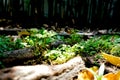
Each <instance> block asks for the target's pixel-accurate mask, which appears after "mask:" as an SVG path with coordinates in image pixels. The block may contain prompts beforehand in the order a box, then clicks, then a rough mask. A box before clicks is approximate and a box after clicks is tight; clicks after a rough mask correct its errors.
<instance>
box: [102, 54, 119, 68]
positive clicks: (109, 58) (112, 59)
mask: <svg viewBox="0 0 120 80" xmlns="http://www.w3.org/2000/svg"><path fill="white" fill-rule="evenodd" d="M102 56H103V58H105V59H106V61H108V62H110V63H111V64H113V65H115V66H118V67H120V57H117V56H113V55H110V54H107V53H104V52H102Z"/></svg>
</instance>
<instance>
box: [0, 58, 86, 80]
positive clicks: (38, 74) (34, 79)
mask: <svg viewBox="0 0 120 80" xmlns="http://www.w3.org/2000/svg"><path fill="white" fill-rule="evenodd" d="M84 67H85V65H84V61H83V60H82V58H81V57H75V58H73V59H71V60H69V61H68V62H66V63H64V64H60V65H43V64H42V65H34V66H15V67H12V68H6V69H2V70H0V80H8V79H9V80H41V79H44V80H70V79H72V78H74V77H75V76H77V74H78V72H79V71H80V70H81V69H82V68H84Z"/></svg>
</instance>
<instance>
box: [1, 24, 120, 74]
mask: <svg viewBox="0 0 120 80" xmlns="http://www.w3.org/2000/svg"><path fill="white" fill-rule="evenodd" d="M42 27H44V28H45V29H47V30H54V31H55V32H66V33H70V32H69V31H71V30H72V29H73V30H74V28H70V27H68V26H67V27H65V28H64V27H63V28H57V27H55V26H49V25H47V24H43V26H42ZM27 29H28V28H27ZM24 30H26V29H24V28H22V27H21V25H19V24H15V25H14V26H12V25H8V26H6V27H3V26H1V27H0V34H1V35H6V36H9V35H10V36H11V35H12V36H15V37H17V38H18V37H20V36H21V35H18V32H20V31H24ZM79 32H80V33H79V34H80V35H84V39H90V38H91V37H93V36H95V35H97V36H98V35H99V36H100V35H112V36H114V35H118V36H119V35H120V32H119V30H118V29H109V30H108V29H95V30H91V29H86V28H84V29H82V30H79ZM66 33H65V34H64V33H62V35H64V36H67V34H66ZM23 35H24V34H23ZM25 35H26V34H25ZM56 44H62V43H61V42H58V43H56ZM56 44H55V45H56ZM32 49H33V48H30V49H19V50H15V51H12V52H7V53H6V54H9V57H8V58H7V59H3V60H2V61H3V62H4V65H5V68H9V67H14V66H21V65H22V66H26V65H38V64H49V65H53V64H51V63H46V62H44V61H43V60H42V59H40V57H36V56H33V55H31V54H30V53H33V52H32V51H33V50H32ZM23 53H28V55H25V57H24V54H23ZM11 54H12V55H11ZM15 54H18V55H15ZM19 54H20V55H19ZM21 55H22V57H23V58H21ZM10 56H12V57H13V60H12V59H11V57H10ZM26 56H27V58H26ZM96 56H97V55H92V56H87V55H84V56H82V60H83V62H84V63H85V65H84V66H85V67H87V68H90V67H93V66H97V67H100V66H101V65H102V63H105V73H110V72H113V73H114V72H117V71H119V69H120V67H117V66H115V65H113V64H111V63H109V62H107V61H106V60H105V59H103V58H97V57H99V56H97V57H96ZM14 57H15V58H14ZM24 58H25V59H24ZM5 68H4V69H5Z"/></svg>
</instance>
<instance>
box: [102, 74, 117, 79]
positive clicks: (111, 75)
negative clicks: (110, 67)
mask: <svg viewBox="0 0 120 80" xmlns="http://www.w3.org/2000/svg"><path fill="white" fill-rule="evenodd" d="M102 80H116V75H115V74H114V73H108V74H106V75H104V76H103V77H102Z"/></svg>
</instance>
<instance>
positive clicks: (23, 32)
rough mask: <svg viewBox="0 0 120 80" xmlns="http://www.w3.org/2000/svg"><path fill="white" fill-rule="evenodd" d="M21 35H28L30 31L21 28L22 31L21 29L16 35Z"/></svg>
mask: <svg viewBox="0 0 120 80" xmlns="http://www.w3.org/2000/svg"><path fill="white" fill-rule="evenodd" d="M22 35H26V36H29V35H30V33H29V32H28V31H26V30H23V31H21V32H18V36H20V37H21V36H22Z"/></svg>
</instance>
